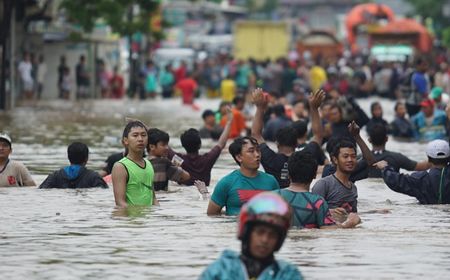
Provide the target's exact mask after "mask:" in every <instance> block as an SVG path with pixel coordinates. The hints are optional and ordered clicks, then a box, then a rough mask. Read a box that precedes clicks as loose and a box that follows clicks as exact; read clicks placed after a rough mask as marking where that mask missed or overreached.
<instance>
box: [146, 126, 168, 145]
mask: <svg viewBox="0 0 450 280" xmlns="http://www.w3.org/2000/svg"><path fill="white" fill-rule="evenodd" d="M147 134H148V145H156V144H158V142H162V143H164V144H167V143H169V134H167V132H165V131H162V130H160V129H158V128H150V129H149V130H148V131H147Z"/></svg>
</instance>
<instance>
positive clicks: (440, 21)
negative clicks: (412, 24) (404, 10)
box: [406, 0, 450, 35]
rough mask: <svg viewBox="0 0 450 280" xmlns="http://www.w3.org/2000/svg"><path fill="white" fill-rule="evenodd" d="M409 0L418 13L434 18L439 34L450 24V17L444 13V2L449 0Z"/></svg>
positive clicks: (424, 16)
mask: <svg viewBox="0 0 450 280" xmlns="http://www.w3.org/2000/svg"><path fill="white" fill-rule="evenodd" d="M406 1H407V2H409V3H410V4H411V5H412V6H413V8H414V11H415V13H416V14H418V15H420V16H422V17H423V18H424V19H425V18H431V19H433V23H434V28H435V29H436V32H437V34H438V35H441V34H442V31H443V29H445V28H446V27H448V26H450V17H448V16H445V15H444V14H443V8H444V4H445V3H447V2H448V1H447V0H431V1H430V0H406Z"/></svg>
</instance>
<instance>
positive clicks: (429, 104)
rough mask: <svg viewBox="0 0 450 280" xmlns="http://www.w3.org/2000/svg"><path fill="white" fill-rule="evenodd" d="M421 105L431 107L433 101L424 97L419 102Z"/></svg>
mask: <svg viewBox="0 0 450 280" xmlns="http://www.w3.org/2000/svg"><path fill="white" fill-rule="evenodd" d="M420 106H421V107H432V106H434V101H433V100H431V99H425V100H424V101H422V102H420Z"/></svg>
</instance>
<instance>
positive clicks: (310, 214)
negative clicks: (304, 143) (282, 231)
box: [275, 150, 361, 229]
mask: <svg viewBox="0 0 450 280" xmlns="http://www.w3.org/2000/svg"><path fill="white" fill-rule="evenodd" d="M317 167H318V164H317V161H316V160H315V158H314V155H313V154H311V153H310V152H309V151H307V150H302V151H299V152H295V153H293V154H292V155H291V156H290V157H289V160H288V170H289V178H290V180H291V183H290V185H289V187H288V188H285V189H282V190H278V191H275V192H276V193H278V194H280V195H281V196H282V197H283V198H284V199H285V200H286V201H287V202H288V203H289V205H290V206H291V208H292V211H293V221H292V226H294V227H298V228H321V229H322V228H325V229H330V228H352V227H355V226H356V225H357V224H359V223H360V221H361V219H360V218H359V216H358V214H356V213H350V214H349V215H348V217H347V219H346V220H345V221H344V222H343V223H339V222H336V221H334V219H333V218H332V216H331V213H330V210H329V208H328V203H327V202H326V201H325V199H324V198H323V197H322V196H320V195H317V194H313V193H311V192H310V190H309V188H310V185H311V182H312V180H313V179H314V178H315V177H316V173H317Z"/></svg>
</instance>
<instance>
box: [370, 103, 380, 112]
mask: <svg viewBox="0 0 450 280" xmlns="http://www.w3.org/2000/svg"><path fill="white" fill-rule="evenodd" d="M377 106H379V107H381V104H380V102H378V101H375V102H372V104H370V112H372V113H373V110H375V107H377Z"/></svg>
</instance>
